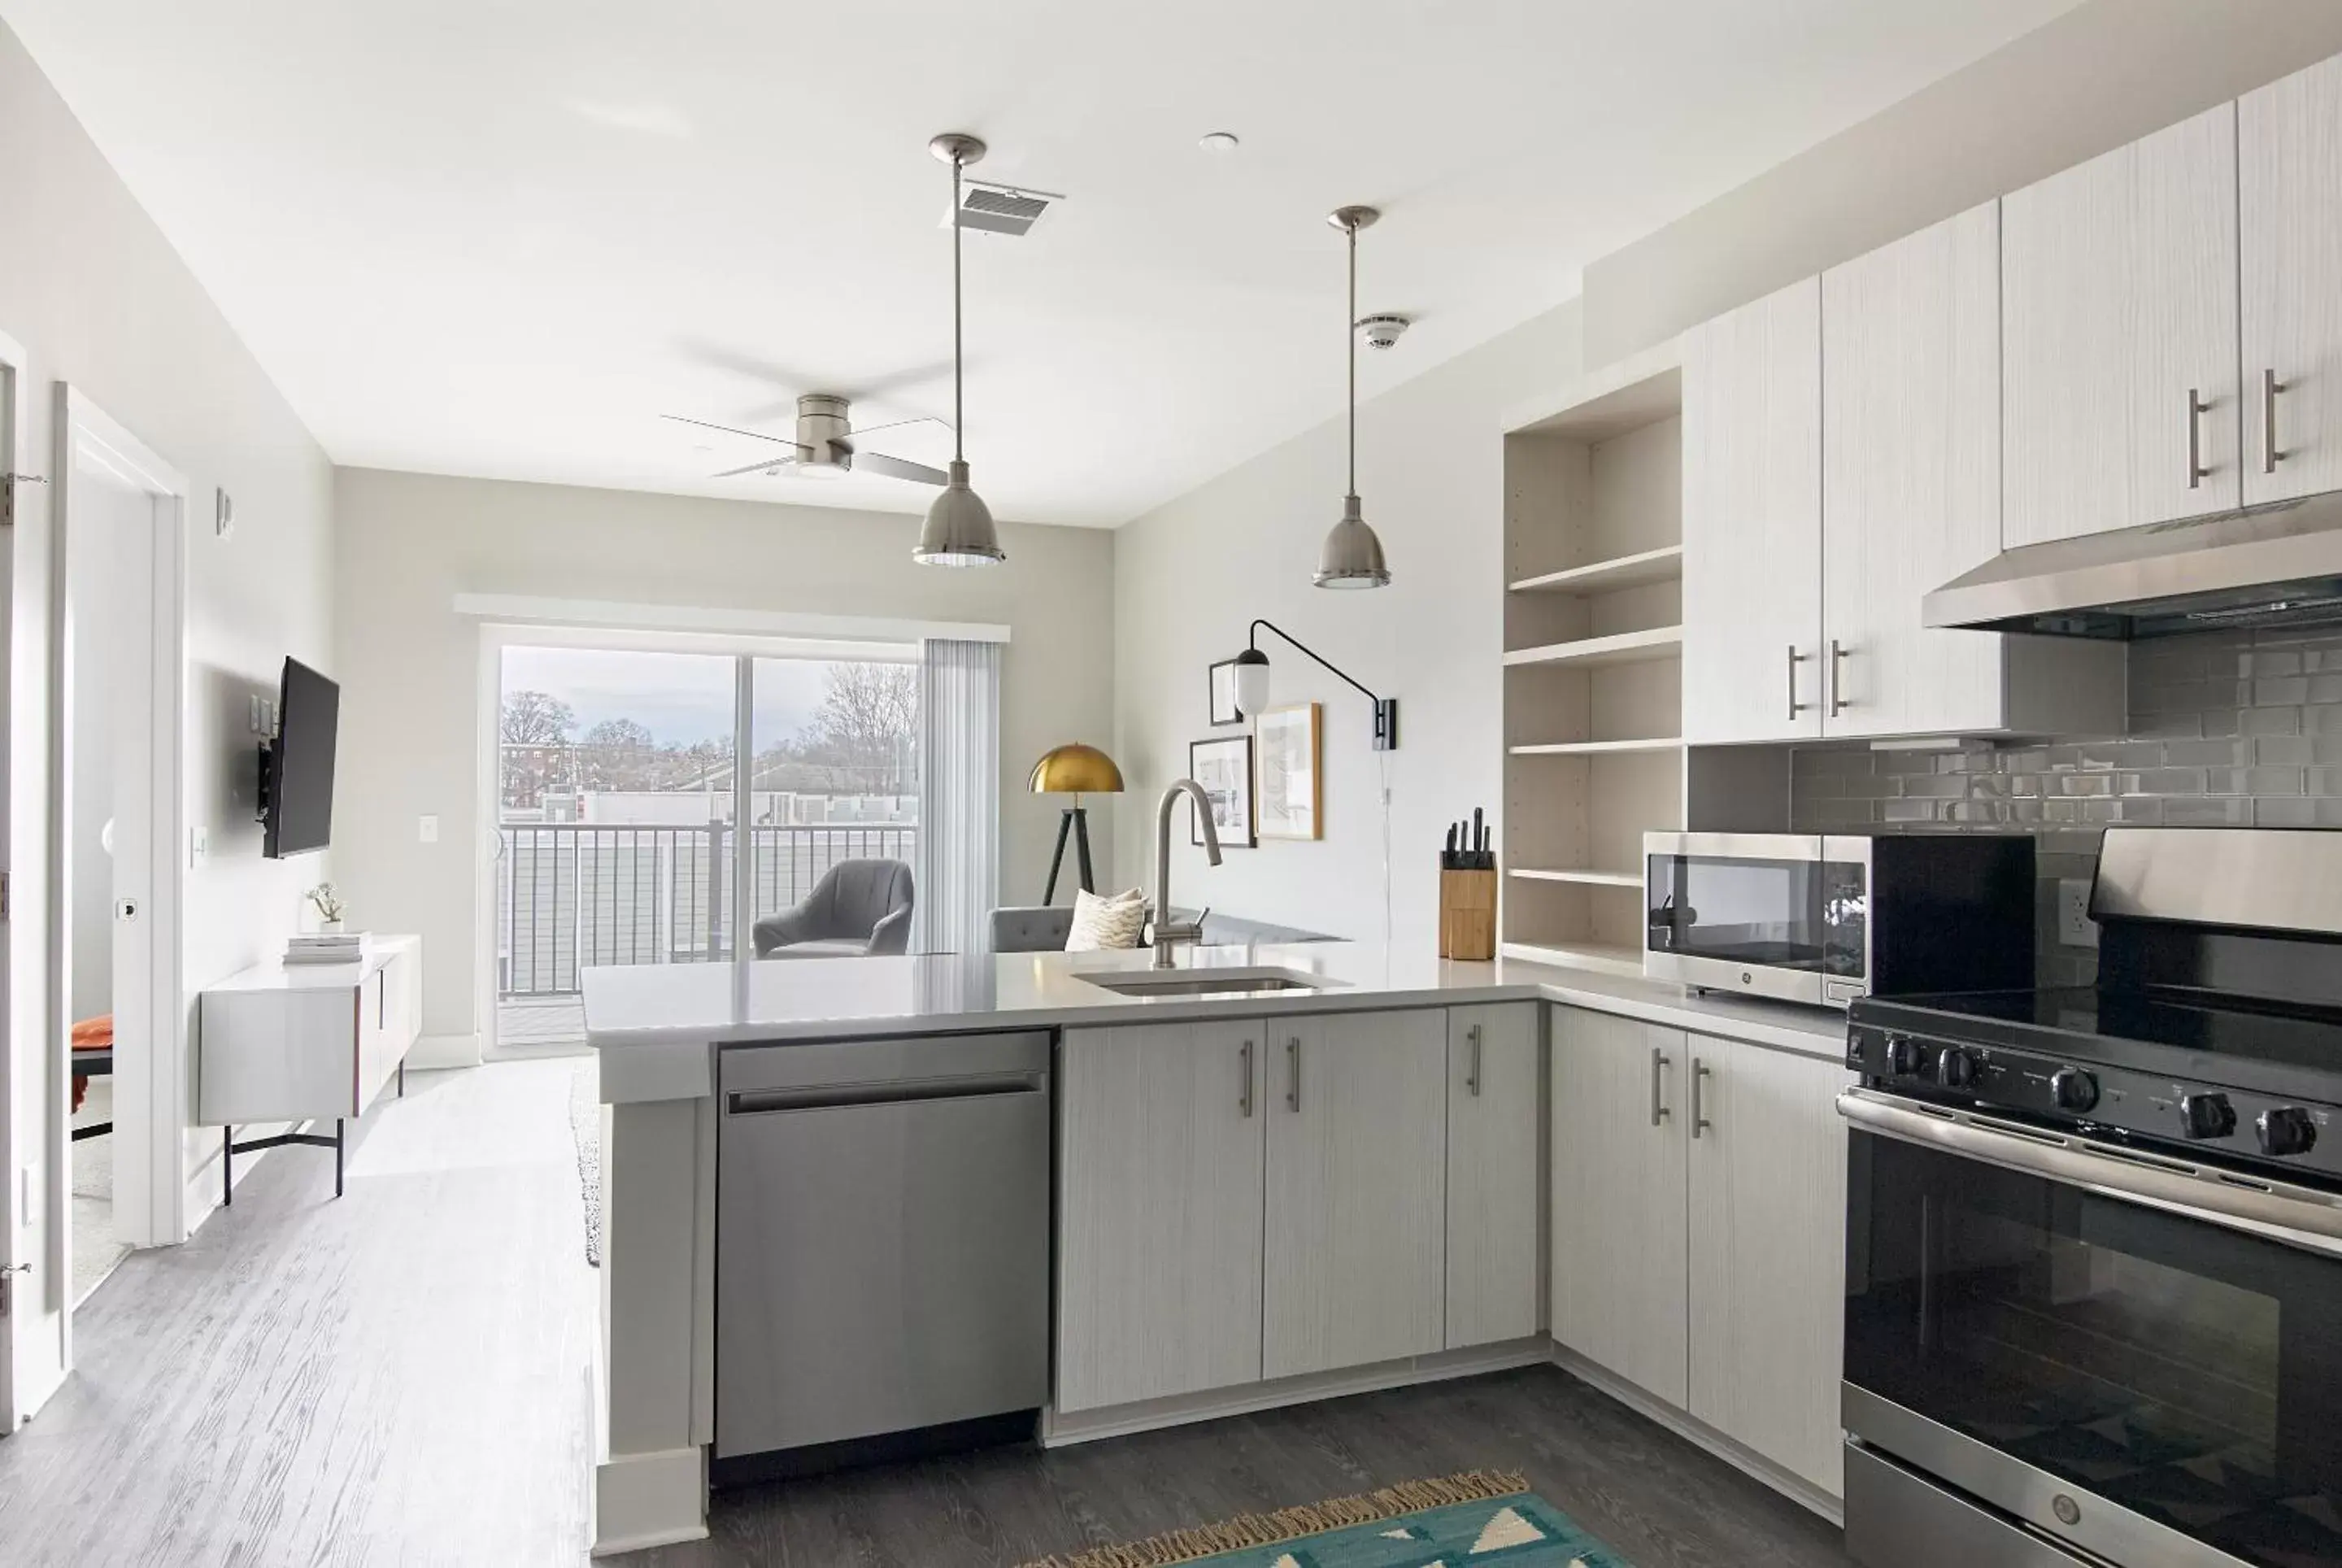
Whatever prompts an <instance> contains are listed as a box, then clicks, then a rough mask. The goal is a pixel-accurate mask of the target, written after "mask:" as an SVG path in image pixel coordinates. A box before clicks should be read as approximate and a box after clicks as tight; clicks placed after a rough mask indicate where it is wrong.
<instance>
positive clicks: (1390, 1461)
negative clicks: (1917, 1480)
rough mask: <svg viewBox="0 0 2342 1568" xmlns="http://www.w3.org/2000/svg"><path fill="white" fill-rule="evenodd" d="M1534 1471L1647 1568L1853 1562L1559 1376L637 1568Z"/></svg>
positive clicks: (1058, 1455)
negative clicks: (1475, 1473)
mask: <svg viewBox="0 0 2342 1568" xmlns="http://www.w3.org/2000/svg"><path fill="white" fill-rule="evenodd" d="M1484 1467H1485V1468H1504V1469H1515V1470H1519V1471H1522V1472H1525V1473H1526V1474H1527V1476H1528V1480H1529V1484H1530V1485H1531V1486H1532V1487H1533V1488H1534V1489H1535V1490H1536V1493H1538V1495H1540V1496H1542V1497H1544V1498H1545V1499H1546V1501H1547V1502H1549V1503H1555V1504H1556V1505H1557V1506H1559V1507H1560V1508H1561V1509H1562V1510H1564V1511H1565V1512H1566V1513H1568V1514H1569V1515H1570V1516H1571V1517H1573V1518H1575V1519H1576V1521H1577V1522H1578V1523H1580V1524H1581V1525H1584V1526H1585V1527H1586V1529H1588V1530H1590V1531H1592V1532H1594V1533H1596V1535H1599V1536H1601V1537H1602V1538H1603V1539H1604V1540H1606V1541H1607V1542H1608V1543H1610V1545H1611V1546H1612V1547H1613V1548H1614V1549H1616V1551H1617V1552H1618V1553H1620V1554H1621V1555H1623V1556H1624V1557H1626V1560H1627V1561H1629V1562H1631V1563H1635V1564H1636V1568H1809V1565H1820V1564H1832V1565H1836V1564H1843V1563H1846V1562H1847V1558H1846V1557H1845V1555H1844V1553H1842V1551H1841V1550H1840V1538H1839V1534H1838V1532H1837V1529H1836V1528H1835V1527H1833V1526H1831V1525H1829V1524H1828V1523H1826V1522H1824V1521H1823V1520H1820V1519H1818V1518H1817V1517H1815V1516H1814V1515H1813V1514H1811V1513H1807V1512H1806V1511H1805V1510H1804V1509H1802V1508H1799V1507H1798V1506H1797V1505H1796V1504H1795V1503H1790V1502H1788V1501H1787V1500H1786V1499H1784V1498H1782V1497H1781V1496H1780V1495H1778V1494H1777V1493H1774V1492H1772V1491H1771V1490H1769V1489H1768V1488H1767V1487H1764V1486H1762V1485H1760V1484H1758V1483H1757V1482H1755V1481H1752V1480H1750V1479H1749V1478H1748V1477H1746V1475H1743V1474H1742V1473H1740V1472H1739V1471H1737V1470H1735V1469H1733V1468H1732V1467H1731V1466H1729V1465H1726V1464H1725V1463H1723V1462H1721V1461H1718V1460H1715V1459H1711V1458H1710V1457H1708V1456H1707V1455H1706V1454H1705V1453H1703V1452H1700V1451H1699V1450H1697V1449H1695V1448H1693V1447H1692V1446H1691V1445H1690V1444H1688V1443H1686V1442H1682V1441H1681V1440H1680V1439H1678V1438H1676V1437H1675V1436H1674V1435H1673V1434H1672V1433H1670V1432H1666V1431H1664V1430H1662V1429H1661V1428H1659V1427H1656V1426H1654V1425H1653V1424H1651V1423H1650V1422H1647V1421H1645V1420H1644V1419H1643V1418H1642V1417H1640V1416H1638V1415H1636V1414H1635V1413H1634V1412H1631V1411H1628V1410H1627V1409H1626V1407H1625V1406H1623V1405H1620V1404H1618V1403H1617V1402H1615V1401H1613V1400H1611V1399H1609V1398H1607V1397H1606V1396H1605V1395H1602V1394H1599V1393H1596V1392H1594V1391H1593V1390H1592V1389H1590V1388H1588V1387H1586V1385H1585V1384H1583V1383H1581V1382H1578V1381H1577V1380H1576V1379H1575V1378H1572V1377H1570V1376H1569V1375H1567V1374H1566V1373H1565V1372H1559V1371H1557V1370H1556V1369H1553V1368H1550V1367H1537V1368H1532V1369H1529V1370H1527V1371H1523V1372H1498V1373H1494V1374H1491V1375H1489V1376H1486V1377H1479V1378H1471V1379H1466V1380H1461V1381H1458V1382H1447V1383H1437V1384H1432V1385H1429V1386H1426V1387H1419V1388H1412V1389H1399V1390H1394V1391H1392V1392H1386V1393H1374V1394H1360V1395H1357V1396H1356V1397H1353V1398H1350V1399H1343V1400H1334V1401H1329V1402H1326V1403H1322V1404H1313V1405H1304V1406H1299V1407H1296V1408H1294V1409H1290V1410H1282V1411H1271V1412H1265V1413H1262V1414H1259V1415H1248V1416H1239V1417H1236V1418H1233V1419H1231V1420H1227V1421H1220V1422H1210V1423H1208V1424H1206V1425H1200V1426H1190V1427H1182V1428H1179V1429H1177V1430H1175V1431H1170V1432H1149V1433H1146V1434H1144V1435H1141V1436H1137V1437H1126V1438H1117V1439H1114V1440H1112V1441H1109V1442H1097V1443H1089V1444H1086V1445H1083V1446H1080V1447H1076V1448H1064V1449H1057V1450H1055V1451H1052V1452H1047V1453H1042V1452H1035V1451H1032V1450H1029V1449H996V1450H993V1451H990V1452H985V1453H980V1454H975V1455H970V1456H967V1457H965V1458H959V1459H953V1460H944V1461H935V1460H930V1461H925V1462H918V1463H914V1464H904V1465H896V1466H892V1467H888V1468H885V1469H878V1470H870V1471H864V1472H859V1473H853V1474H847V1475H840V1476H836V1477H830V1478H826V1479H824V1480H820V1481H815V1482H804V1481H800V1482H794V1483H786V1484H784V1485H776V1486H771V1487H764V1488H757V1489H755V1490H751V1491H743V1492H738V1493H725V1494H723V1495H721V1496H719V1497H718V1498H717V1500H716V1510H715V1513H714V1516H713V1518H712V1520H711V1522H710V1523H711V1527H712V1529H713V1532H714V1533H713V1535H712V1537H711V1539H709V1540H707V1541H705V1542H695V1543H691V1544H690V1545H687V1546H676V1547H667V1548H665V1549H663V1550H660V1551H656V1552H645V1553H635V1554H632V1555H629V1556H626V1557H620V1558H612V1559H606V1562H608V1563H613V1564H624V1565H625V1568H752V1565H753V1568H960V1565H963V1564H965V1565H966V1568H992V1565H996V1564H1012V1563H1021V1562H1025V1561H1026V1560H1028V1559H1030V1558H1033V1557H1036V1556H1040V1555H1043V1554H1046V1553H1051V1552H1066V1551H1070V1550H1076V1549H1079V1548H1081V1547H1084V1546H1088V1545H1094V1544H1102V1543H1107V1542H1113V1541H1131V1540H1137V1539H1140V1538H1143V1537H1146V1536H1149V1535H1155V1534H1159V1533H1163V1532H1165V1531H1168V1530H1175V1529H1178V1528H1180V1527H1182V1526H1186V1525H1191V1524H1200V1523H1206V1522H1208V1521H1212V1520H1217V1519H1226V1518H1228V1517H1231V1516H1232V1515H1235V1514H1238V1513H1257V1512H1262V1511H1265V1510H1269V1509H1275V1508H1281V1507H1286V1506H1290V1505H1292V1504H1295V1503H1315V1502H1318V1501H1321V1500H1323V1499H1325V1498H1327V1497H1333V1496H1339V1495H1342V1494H1345V1493H1355V1492H1365V1491H1371V1490H1372V1489H1374V1488H1376V1487H1378V1486H1386V1485H1389V1484H1391V1483H1394V1482H1399V1481H1406V1480H1411V1479H1414V1478H1416V1477H1420V1476H1432V1475H1446V1474H1449V1473H1453V1472H1456V1471H1459V1470H1474V1469H1480V1468H1484Z"/></svg>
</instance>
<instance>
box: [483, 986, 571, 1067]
mask: <svg viewBox="0 0 2342 1568" xmlns="http://www.w3.org/2000/svg"><path fill="white" fill-rule="evenodd" d="M585 1050H586V1003H585V1000H584V999H583V998H580V997H575V996H508V997H501V998H499V999H497V1001H496V1038H495V1043H494V1045H493V1047H492V1048H491V1049H490V1050H489V1052H488V1054H489V1055H490V1056H491V1057H515V1056H580V1055H583V1054H584V1053H585Z"/></svg>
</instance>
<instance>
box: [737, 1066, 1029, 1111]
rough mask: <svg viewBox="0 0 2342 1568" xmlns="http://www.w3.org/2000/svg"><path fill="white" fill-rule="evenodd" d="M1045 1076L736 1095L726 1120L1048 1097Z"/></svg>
mask: <svg viewBox="0 0 2342 1568" xmlns="http://www.w3.org/2000/svg"><path fill="white" fill-rule="evenodd" d="M1048 1089H1049V1079H1048V1075H1047V1074H1046V1073H1043V1072H1019V1073H1012V1074H1007V1075H1005V1076H1003V1075H994V1076H990V1077H984V1078H919V1079H912V1080H910V1081H906V1082H901V1083H839V1084H831V1085H827V1086H825V1087H822V1088H818V1089H736V1090H734V1091H731V1092H729V1093H727V1094H726V1095H725V1097H724V1114H725V1115H726V1117H727V1118H728V1117H735V1116H765V1115H770V1114H772V1113H773V1112H775V1111H841V1110H848V1109H851V1108H853V1107H855V1106H861V1105H923V1104H929V1103H933V1102H935V1101H950V1100H990V1099H995V1098H997V1097H998V1096H1001V1095H1005V1094H1046V1093H1047V1092H1048Z"/></svg>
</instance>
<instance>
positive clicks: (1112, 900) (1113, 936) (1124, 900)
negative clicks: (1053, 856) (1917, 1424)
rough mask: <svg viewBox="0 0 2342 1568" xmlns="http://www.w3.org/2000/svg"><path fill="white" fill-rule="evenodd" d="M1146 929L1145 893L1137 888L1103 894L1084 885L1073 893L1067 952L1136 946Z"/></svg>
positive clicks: (1067, 933)
mask: <svg viewBox="0 0 2342 1568" xmlns="http://www.w3.org/2000/svg"><path fill="white" fill-rule="evenodd" d="M1143 930H1146V895H1145V894H1143V893H1141V892H1140V891H1139V890H1137V889H1136V888H1133V889H1131V890H1129V891H1128V892H1126V893H1107V894H1105V895H1103V896H1101V895H1099V894H1096V893H1093V892H1091V891H1089V890H1087V889H1083V890H1080V891H1078V892H1076V893H1075V894H1074V926H1073V930H1070V931H1067V932H1066V951H1067V952H1069V953H1094V952H1099V951H1102V950H1105V949H1107V948H1135V947H1136V946H1137V945H1138V937H1139V933H1140V932H1141V931H1143Z"/></svg>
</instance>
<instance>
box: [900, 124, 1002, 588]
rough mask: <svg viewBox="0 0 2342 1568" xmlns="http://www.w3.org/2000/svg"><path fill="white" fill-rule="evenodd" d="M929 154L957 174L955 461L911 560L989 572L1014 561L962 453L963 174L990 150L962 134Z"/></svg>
mask: <svg viewBox="0 0 2342 1568" xmlns="http://www.w3.org/2000/svg"><path fill="white" fill-rule="evenodd" d="M927 150H928V151H929V152H931V153H933V154H935V156H937V157H939V158H941V159H943V160H944V161H945V162H946V163H947V164H949V165H951V170H952V460H951V467H949V468H947V469H946V471H945V473H946V478H945V482H944V488H943V493H942V494H941V495H939V496H937V497H936V498H935V502H934V504H933V505H931V506H929V507H928V508H927V520H926V525H925V526H924V527H922V528H920V529H919V543H918V548H916V549H914V550H913V551H912V552H911V558H912V559H913V560H915V561H917V562H918V563H919V564H920V565H921V566H929V567H988V566H991V565H993V564H994V563H995V562H997V561H1005V560H1006V559H1007V558H1008V555H1007V552H1006V551H1005V550H1003V549H1002V548H1000V534H999V531H998V530H997V529H996V528H994V527H993V526H992V508H990V507H987V506H986V505H985V504H984V498H983V497H981V496H979V495H977V494H976V492H975V491H974V490H973V489H971V488H969V487H968V482H967V456H966V452H965V451H964V450H963V449H962V445H963V443H962V432H963V431H964V430H965V429H966V418H965V417H964V414H963V411H962V407H961V404H962V401H963V398H962V387H961V371H960V361H961V355H960V315H961V312H960V283H959V274H960V257H959V252H960V227H961V225H960V173H961V171H962V170H964V169H965V168H966V167H967V166H968V165H970V164H972V163H974V162H976V160H977V159H978V158H980V157H982V156H984V153H985V146H984V144H983V143H982V142H980V141H978V140H977V139H976V137H974V136H961V135H958V134H956V133H954V134H950V135H946V136H937V137H936V139H935V140H933V141H931V142H929V143H928V144H927Z"/></svg>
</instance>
